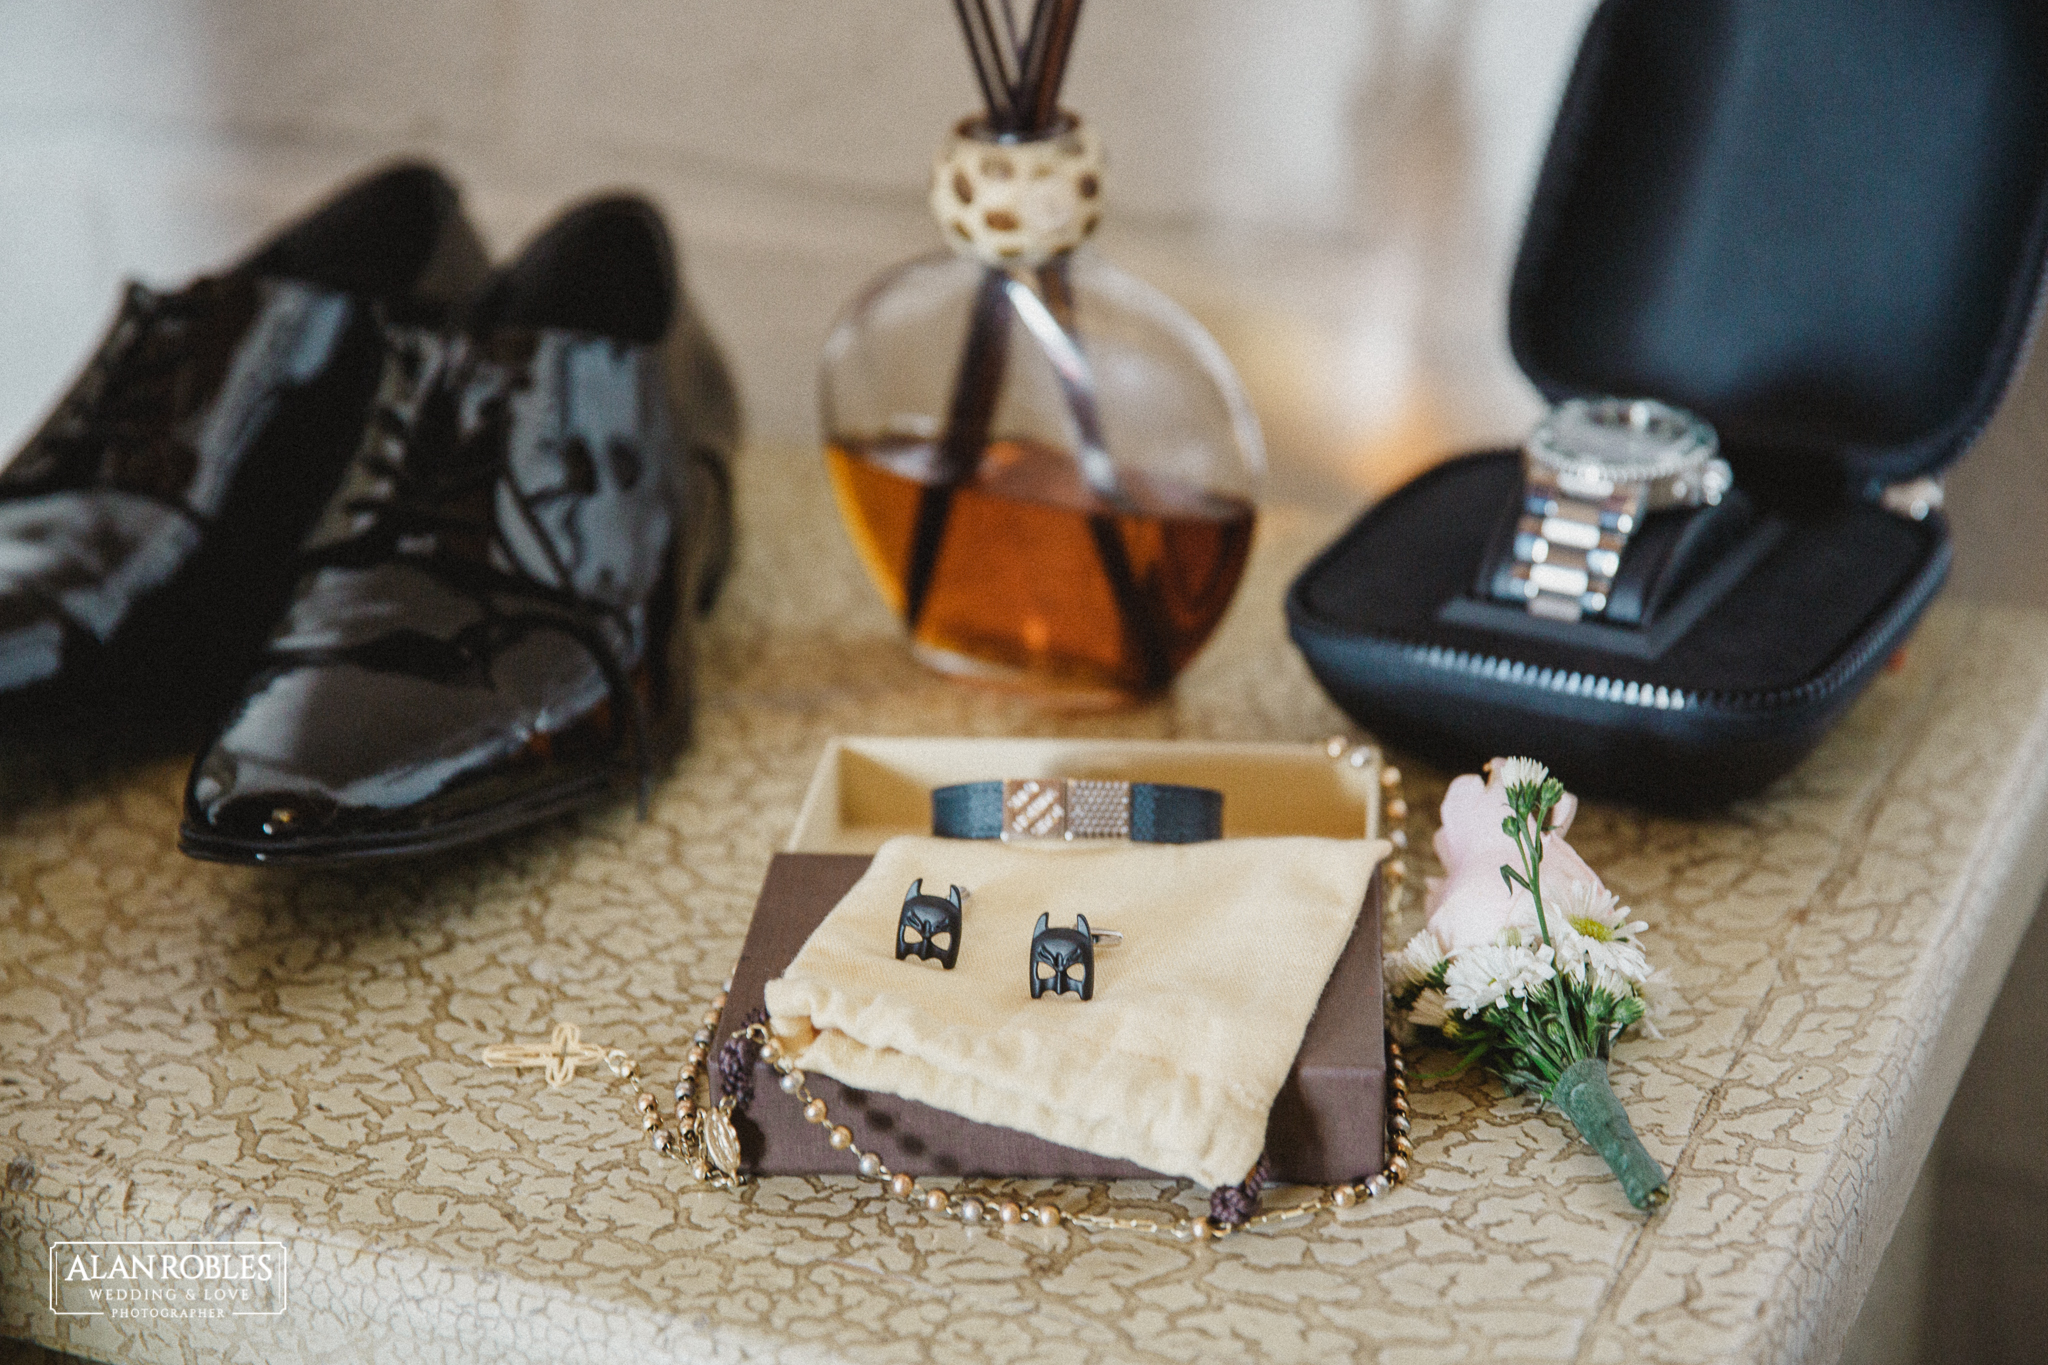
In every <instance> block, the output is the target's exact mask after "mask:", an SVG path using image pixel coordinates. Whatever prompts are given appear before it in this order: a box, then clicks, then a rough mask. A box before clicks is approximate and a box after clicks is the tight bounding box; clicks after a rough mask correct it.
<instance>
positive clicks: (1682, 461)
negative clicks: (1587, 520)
mask: <svg viewBox="0 0 2048 1365" xmlns="http://www.w3.org/2000/svg"><path fill="white" fill-rule="evenodd" d="M1719 449H1720V440H1719V438H1717V437H1716V436H1715V435H1714V429H1713V428H1712V427H1710V426H1708V425H1707V424H1706V423H1705V422H1702V421H1701V420H1700V419H1699V418H1697V417H1695V416H1693V415H1692V414H1691V413H1689V412H1686V411H1685V410H1684V409H1682V408H1674V407H1671V406H1670V405H1669V404H1665V403H1659V402H1655V401H1653V400H1651V399H1647V398H1633V399H1631V398H1594V399H1587V398H1573V399H1568V400H1566V401H1565V402H1563V403H1560V404H1558V405H1557V406H1556V407H1555V408H1552V409H1551V411H1550V413H1549V415H1548V416H1546V417H1545V418H1544V419H1543V420H1542V421H1541V422H1539V423H1538V424H1537V426H1536V430H1535V431H1533V432H1531V433H1530V434H1529V441H1528V445H1527V450H1528V452H1529V457H1530V458H1531V459H1532V460H1533V461H1535V462H1536V463H1538V464H1541V465H1545V466H1547V467H1548V468H1550V469H1551V470H1552V471H1553V472H1554V473H1555V474H1556V475H1557V478H1558V482H1559V483H1560V484H1561V485H1564V486H1565V487H1566V488H1567V490H1568V491H1574V492H1576V491H1580V490H1583V491H1584V492H1586V493H1587V494H1589V495H1592V496H1596V497H1604V496H1606V495H1607V494H1608V493H1611V492H1612V491H1613V490H1614V489H1615V488H1616V487H1619V486H1622V485H1628V484H1638V483H1640V484H1651V483H1657V482H1660V481H1668V480H1671V479H1674V478H1683V477H1686V476H1693V475H1698V474H1700V473H1702V472H1703V471H1704V468H1705V466H1706V465H1707V463H1708V462H1709V461H1711V460H1713V459H1714V457H1715V454H1716V452H1717V451H1718V450H1719ZM1693 482H1694V483H1697V482H1699V480H1698V479H1697V478H1695V479H1693Z"/></svg>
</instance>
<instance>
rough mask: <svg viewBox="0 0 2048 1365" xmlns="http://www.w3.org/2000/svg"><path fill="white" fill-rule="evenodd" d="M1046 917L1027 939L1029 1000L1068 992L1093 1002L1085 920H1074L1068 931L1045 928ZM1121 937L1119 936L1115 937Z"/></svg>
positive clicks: (1091, 950) (1091, 951) (1091, 941)
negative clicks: (1028, 942)
mask: <svg viewBox="0 0 2048 1365" xmlns="http://www.w3.org/2000/svg"><path fill="white" fill-rule="evenodd" d="M1047 923H1048V917H1047V916H1045V915H1040V916H1039V917H1038V928H1037V929H1036V930H1035V931H1034V932H1033V933H1032V935H1031V998H1032V999H1033V1000H1036V999H1037V998H1038V997H1039V996H1041V995H1043V994H1045V993H1046V992H1047V991H1048V990H1049V991H1051V992H1052V993H1053V994H1054V995H1065V994H1066V993H1067V992H1068V991H1072V992H1073V993H1074V994H1076V995H1078V996H1080V997H1081V998H1082V999H1083V1000H1092V999H1094V998H1095V935H1094V934H1093V933H1091V932H1089V929H1088V917H1087V916H1086V915H1076V916H1074V927H1073V928H1071V929H1051V928H1048V927H1046V926H1047ZM1118 937H1119V938H1120V937H1122V935H1118Z"/></svg>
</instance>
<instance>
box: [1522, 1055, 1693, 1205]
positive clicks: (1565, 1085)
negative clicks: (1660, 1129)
mask: <svg viewBox="0 0 2048 1365" xmlns="http://www.w3.org/2000/svg"><path fill="white" fill-rule="evenodd" d="M1550 1102H1551V1103H1552V1104H1554V1105H1556V1106H1557V1107H1558V1108H1559V1109H1560V1110H1561V1111H1563V1113H1564V1116H1565V1117H1566V1118H1568V1119H1570V1120H1571V1121H1572V1126H1573V1127H1575V1128H1577V1129H1578V1130H1579V1136H1580V1137H1583V1138H1584V1139H1585V1140H1586V1141H1588V1142H1590V1143H1592V1144H1593V1150H1594V1151H1596V1152H1598V1153H1600V1155H1601V1156H1603V1157H1605V1158H1607V1168H1608V1169H1609V1170H1611V1171H1613V1172H1614V1176H1615V1179H1617V1180H1619V1181H1620V1182H1621V1188H1622V1192H1623V1193H1624V1194H1626V1195H1627V1196H1628V1202H1629V1203H1631V1204H1633V1205H1635V1206H1636V1207H1637V1208H1639V1209H1654V1208H1657V1207H1658V1206H1660V1205H1662V1204H1663V1203H1665V1202H1666V1201H1667V1200H1669V1199H1670V1198H1671V1186H1670V1184H1669V1183H1668V1182H1667V1181H1666V1180H1665V1179H1664V1168H1663V1167H1662V1166H1659V1165H1658V1164H1657V1159H1656V1158H1655V1157H1653V1156H1651V1155H1650V1154H1649V1153H1648V1152H1647V1151H1645V1150H1644V1149H1643V1144H1642V1140H1641V1139H1640V1138H1638V1137H1637V1136H1636V1130H1635V1125H1634V1124H1632V1123H1630V1122H1629V1121H1628V1110H1626V1109H1623V1108H1622V1107H1621V1101H1620V1100H1618V1099H1616V1098H1615V1097H1614V1087H1613V1086H1612V1085H1610V1084H1608V1081H1607V1063H1606V1062H1605V1061H1603V1060H1602V1059H1601V1058H1598V1057H1585V1058H1582V1059H1580V1060H1579V1061H1576V1062H1573V1063H1572V1064H1571V1065H1570V1066H1568V1067H1566V1068H1565V1069H1564V1074H1563V1075H1562V1076H1559V1077H1558V1078H1557V1084H1556V1085H1554V1086H1552V1087H1551V1089H1550Z"/></svg>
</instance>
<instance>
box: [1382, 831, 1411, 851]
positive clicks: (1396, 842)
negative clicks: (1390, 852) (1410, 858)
mask: <svg viewBox="0 0 2048 1365" xmlns="http://www.w3.org/2000/svg"><path fill="white" fill-rule="evenodd" d="M1387 842H1388V843H1390V844H1392V845H1393V846H1394V847H1395V848H1406V847H1408V831H1407V830H1405V829H1397V830H1395V831H1394V832H1393V833H1392V834H1389V835H1388V836H1387Z"/></svg>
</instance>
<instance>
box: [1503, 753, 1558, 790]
mask: <svg viewBox="0 0 2048 1365" xmlns="http://www.w3.org/2000/svg"><path fill="white" fill-rule="evenodd" d="M1549 776H1550V769H1548V768H1546V767H1544V766H1543V765H1542V764H1541V763H1538V762H1537V761H1536V760H1535V759H1533V758H1502V759H1496V760H1495V761H1494V765H1493V777H1494V780H1495V781H1496V782H1499V783H1500V785H1501V786H1503V787H1505V788H1507V789H1508V790H1509V791H1513V790H1514V789H1515V788H1516V787H1540V786H1542V785H1543V782H1544V779H1546V778H1548V777H1549Z"/></svg>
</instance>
